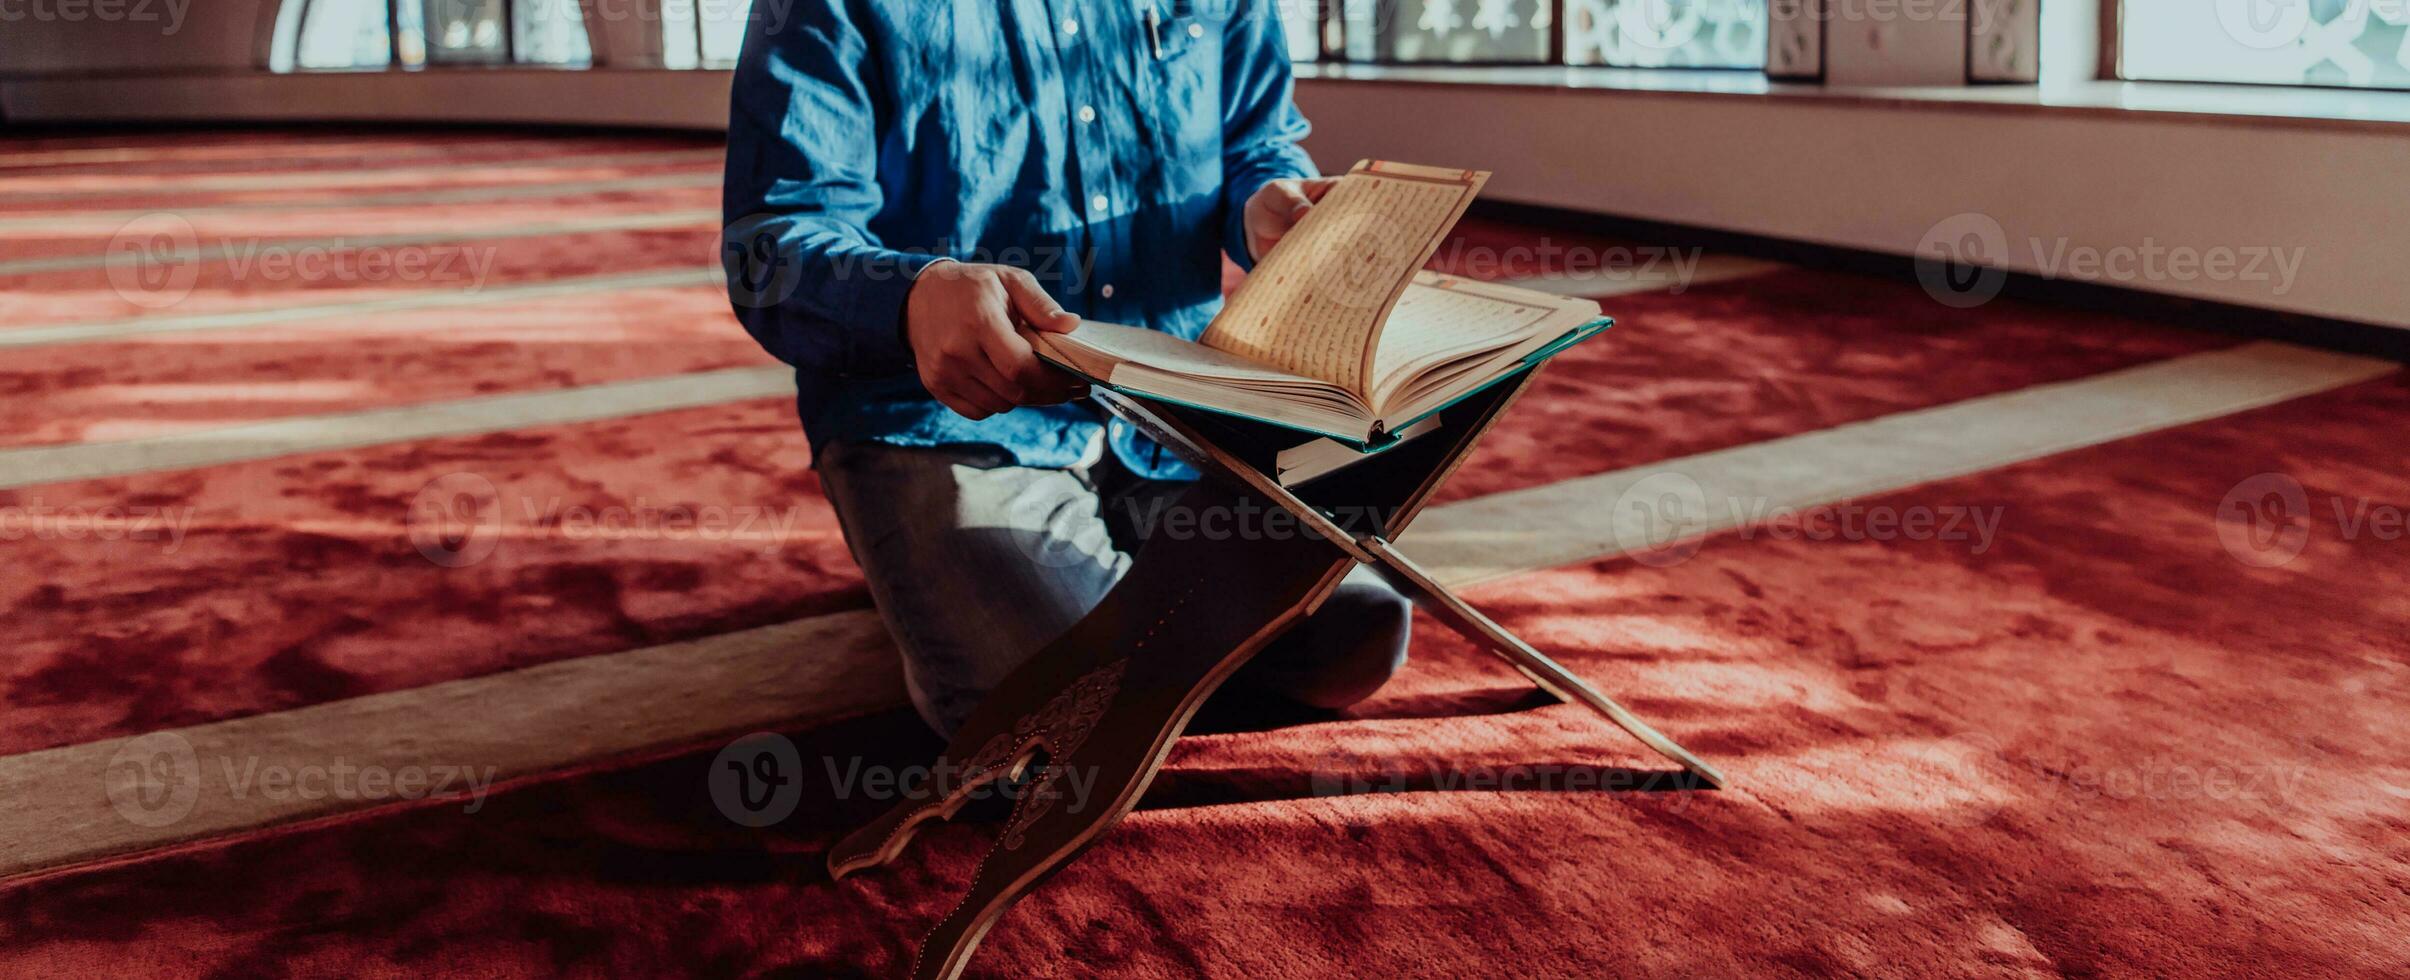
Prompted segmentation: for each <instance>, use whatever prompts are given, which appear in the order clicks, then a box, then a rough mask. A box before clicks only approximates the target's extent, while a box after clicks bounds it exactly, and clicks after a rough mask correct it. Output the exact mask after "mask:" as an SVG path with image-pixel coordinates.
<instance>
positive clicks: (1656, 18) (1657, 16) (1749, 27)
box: [1565, 0, 1766, 68]
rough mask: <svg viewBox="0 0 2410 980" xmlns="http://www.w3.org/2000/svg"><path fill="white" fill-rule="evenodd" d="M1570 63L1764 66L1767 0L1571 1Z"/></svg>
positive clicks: (1568, 26)
mask: <svg viewBox="0 0 2410 980" xmlns="http://www.w3.org/2000/svg"><path fill="white" fill-rule="evenodd" d="M1565 6H1566V10H1565V63H1566V64H1571V65H1612V66H1614V67H1617V68H1764V67H1765V66H1766V0H1565Z"/></svg>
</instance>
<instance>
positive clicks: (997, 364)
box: [979, 330, 1055, 405]
mask: <svg viewBox="0 0 2410 980" xmlns="http://www.w3.org/2000/svg"><path fill="white" fill-rule="evenodd" d="M979 346H980V349H981V350H982V351H984V352H985V353H986V354H987V360H988V365H989V366H990V367H991V368H993V369H994V370H995V373H996V374H997V375H998V376H999V377H1002V378H1004V379H1005V380H1006V381H1007V382H1009V383H1010V384H1011V386H1012V391H1011V394H1012V395H1013V397H1014V400H1016V401H1018V402H1020V403H1021V404H1023V405H1032V404H1038V403H1037V402H1034V401H1031V399H1032V398H1033V397H1034V396H1035V395H1036V394H1037V393H1038V389H1041V388H1044V387H1046V386H1047V385H1049V384H1050V383H1051V382H1052V381H1053V375H1054V374H1055V372H1054V371H1051V370H1049V369H1047V367H1046V363H1045V362H1044V361H1040V360H1038V355H1037V352H1036V351H1033V350H1031V349H1030V348H1029V342H1028V341H1026V340H1023V339H1021V335H1020V333H1019V332H1017V331H1012V330H1006V331H1003V332H1001V333H998V332H985V333H982V334H981V336H980V339H979Z"/></svg>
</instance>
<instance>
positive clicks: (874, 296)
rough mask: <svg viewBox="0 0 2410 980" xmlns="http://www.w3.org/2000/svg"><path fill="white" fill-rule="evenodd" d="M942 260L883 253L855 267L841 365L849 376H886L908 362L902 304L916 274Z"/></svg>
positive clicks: (909, 353) (909, 352)
mask: <svg viewBox="0 0 2410 980" xmlns="http://www.w3.org/2000/svg"><path fill="white" fill-rule="evenodd" d="M952 261H954V260H953V259H950V258H947V257H945V256H942V255H922V254H917V253H913V252H885V253H881V254H878V255H876V256H871V257H866V258H864V259H863V260H862V261H861V262H860V263H859V264H858V265H857V267H856V270H855V272H856V275H859V276H860V277H861V278H860V280H859V281H858V284H857V285H856V286H855V287H854V301H853V308H854V312H855V316H854V330H853V332H852V339H853V344H852V349H851V350H849V351H847V352H846V364H847V366H848V367H849V368H851V369H852V372H853V373H855V374H862V375H876V374H890V373H893V372H895V371H899V370H902V369H903V368H904V367H905V366H906V365H909V364H911V363H912V344H911V342H910V341H908V340H906V339H905V336H904V328H905V314H906V312H907V310H908V307H907V306H906V302H907V301H908V300H910V299H911V297H912V286H913V284H914V283H916V282H918V281H919V280H920V274H921V271H922V270H924V269H927V268H928V267H930V266H932V265H935V264H937V263H939V262H952Z"/></svg>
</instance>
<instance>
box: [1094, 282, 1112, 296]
mask: <svg viewBox="0 0 2410 980" xmlns="http://www.w3.org/2000/svg"><path fill="white" fill-rule="evenodd" d="M1097 293H1098V294H1099V295H1101V296H1103V297H1104V298H1106V299H1112V298H1113V284H1112V283H1109V282H1108V283H1106V284H1105V288H1103V289H1099V290H1097Z"/></svg>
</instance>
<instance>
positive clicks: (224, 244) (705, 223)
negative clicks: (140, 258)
mask: <svg viewBox="0 0 2410 980" xmlns="http://www.w3.org/2000/svg"><path fill="white" fill-rule="evenodd" d="M719 223H720V213H719V212H718V211H711V210H702V209H685V210H678V211H660V212H654V213H651V214H628V215H613V216H611V217H608V218H587V219H583V220H578V221H551V222H543V223H538V224H519V225H507V226H502V227H495V228H468V229H460V230H452V231H429V232H409V233H406V234H394V235H334V236H328V237H323V238H246V239H241V240H239V241H218V242H214V243H204V244H202V245H201V246H200V247H198V248H196V249H194V250H193V251H192V253H191V254H190V255H188V256H182V257H180V261H182V262H185V263H188V264H197V263H207V262H219V261H223V260H226V259H228V258H233V257H239V256H241V255H243V254H244V252H245V251H246V250H248V249H265V248H269V247H275V248H279V249H284V250H288V251H295V252H299V251H305V250H342V249H362V248H403V247H409V246H418V245H451V244H457V243H462V242H484V241H495V240H498V239H506V238H549V237H552V236H556V235H585V234H592V233H595V232H603V231H641V230H644V229H650V228H679V227H693V228H717V227H719ZM115 261H123V258H122V257H120V256H118V255H114V254H112V253H110V252H108V251H101V252H98V253H95V254H91V255H46V256H42V257H39V258H27V259H14V260H10V261H6V262H0V276H24V275H32V274H35V273H42V272H72V271H80V270H84V269H99V268H105V267H107V266H108V265H109V263H111V262H115Z"/></svg>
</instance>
